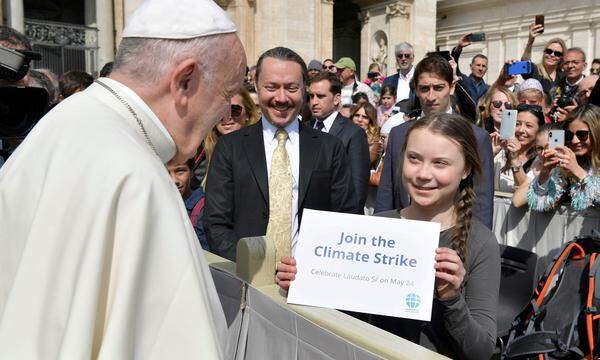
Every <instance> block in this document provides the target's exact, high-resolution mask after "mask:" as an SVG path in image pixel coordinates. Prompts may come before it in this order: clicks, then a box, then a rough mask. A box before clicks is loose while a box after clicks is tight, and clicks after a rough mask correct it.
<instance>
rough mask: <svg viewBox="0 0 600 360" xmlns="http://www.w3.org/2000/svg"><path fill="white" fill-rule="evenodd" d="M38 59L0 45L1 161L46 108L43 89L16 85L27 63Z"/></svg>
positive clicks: (39, 57)
mask: <svg viewBox="0 0 600 360" xmlns="http://www.w3.org/2000/svg"><path fill="white" fill-rule="evenodd" d="M40 59H41V56H40V54H38V53H36V52H33V51H22V50H14V49H9V48H7V47H4V46H0V81H1V83H2V85H0V157H2V158H4V159H7V158H8V156H10V154H11V153H12V151H13V150H14V149H15V147H16V146H17V145H18V144H19V143H20V142H21V141H22V140H23V139H24V138H25V136H27V134H28V133H29V131H30V130H31V129H32V128H33V126H34V125H35V124H36V123H37V122H38V120H39V119H41V118H42V116H44V114H45V113H46V111H47V109H48V100H49V99H48V92H47V91H46V90H45V89H42V88H34V87H28V86H19V85H17V84H18V81H20V80H21V79H23V78H24V77H25V76H26V75H27V73H28V72H29V63H30V62H31V60H40ZM0 160H1V159H0Z"/></svg>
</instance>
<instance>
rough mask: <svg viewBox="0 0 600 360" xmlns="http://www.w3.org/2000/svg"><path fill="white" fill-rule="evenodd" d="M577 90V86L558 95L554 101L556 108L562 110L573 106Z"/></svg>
mask: <svg viewBox="0 0 600 360" xmlns="http://www.w3.org/2000/svg"><path fill="white" fill-rule="evenodd" d="M577 88H578V86H571V87H569V88H568V89H566V90H565V91H564V92H563V93H562V94H560V97H559V98H558V100H556V106H558V107H559V108H563V109H564V108H565V107H567V106H571V105H573V100H574V99H575V95H577Z"/></svg>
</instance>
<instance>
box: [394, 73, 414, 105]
mask: <svg viewBox="0 0 600 360" xmlns="http://www.w3.org/2000/svg"><path fill="white" fill-rule="evenodd" d="M414 74H415V67H414V66H411V67H410V71H409V72H408V74H406V76H404V75H403V74H402V72H398V87H397V88H396V102H398V101H401V100H404V99H408V96H409V95H410V81H411V80H412V78H413V75H414Z"/></svg>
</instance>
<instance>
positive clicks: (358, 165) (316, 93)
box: [308, 72, 370, 214]
mask: <svg viewBox="0 0 600 360" xmlns="http://www.w3.org/2000/svg"><path fill="white" fill-rule="evenodd" d="M341 92H342V83H341V82H340V80H339V78H338V77H337V76H336V75H335V74H332V73H329V72H324V73H321V74H319V75H317V76H316V77H314V78H313V79H311V81H310V84H309V87H308V97H309V99H310V110H311V112H312V116H313V121H312V122H311V126H312V127H313V129H317V130H321V131H322V132H326V133H328V134H330V135H333V136H335V137H337V138H338V139H340V140H341V141H342V143H343V144H344V149H345V150H346V155H347V157H348V161H349V162H350V170H351V173H352V182H353V184H354V192H355V195H356V200H357V209H358V210H359V212H360V213H361V214H362V213H363V212H364V210H363V208H364V207H365V201H366V199H367V188H368V185H369V175H370V158H369V143H368V142H367V134H366V133H365V131H364V130H363V129H361V128H360V127H359V126H357V125H355V124H353V123H352V121H350V120H349V119H348V118H346V117H344V116H342V115H341V114H340V113H339V112H338V111H337V110H338V107H339V105H340V102H341Z"/></svg>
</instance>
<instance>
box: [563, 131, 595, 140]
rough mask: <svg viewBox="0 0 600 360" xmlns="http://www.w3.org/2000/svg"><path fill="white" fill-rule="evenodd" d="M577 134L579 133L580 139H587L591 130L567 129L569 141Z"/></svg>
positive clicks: (566, 137)
mask: <svg viewBox="0 0 600 360" xmlns="http://www.w3.org/2000/svg"><path fill="white" fill-rule="evenodd" d="M575 135H577V138H578V139H579V141H586V140H587V139H588V137H589V136H590V132H589V130H577V131H575V132H572V131H570V130H567V131H565V140H566V141H567V142H571V141H573V137H574V136H575Z"/></svg>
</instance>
